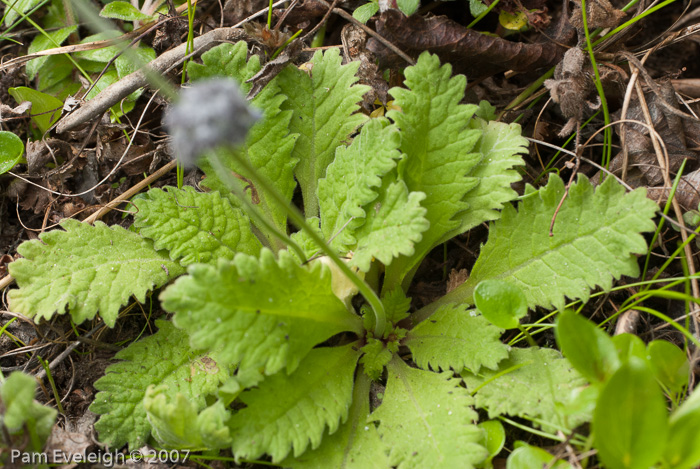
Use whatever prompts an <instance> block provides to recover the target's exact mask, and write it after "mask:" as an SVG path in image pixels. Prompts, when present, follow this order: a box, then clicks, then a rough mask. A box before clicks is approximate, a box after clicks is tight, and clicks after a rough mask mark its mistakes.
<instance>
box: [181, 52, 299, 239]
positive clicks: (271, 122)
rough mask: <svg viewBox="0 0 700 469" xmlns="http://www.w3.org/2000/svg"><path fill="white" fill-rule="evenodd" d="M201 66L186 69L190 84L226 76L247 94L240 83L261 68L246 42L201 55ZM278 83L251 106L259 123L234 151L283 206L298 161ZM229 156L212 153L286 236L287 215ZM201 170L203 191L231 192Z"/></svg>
mask: <svg viewBox="0 0 700 469" xmlns="http://www.w3.org/2000/svg"><path fill="white" fill-rule="evenodd" d="M202 62H203V64H192V65H189V66H188V72H189V74H190V77H191V78H192V79H193V80H200V79H203V78H208V77H212V76H226V77H230V78H233V79H235V80H236V81H237V82H238V84H239V85H240V87H241V90H242V91H243V92H248V91H249V90H250V87H251V85H250V84H247V83H245V82H246V80H248V79H250V78H252V77H253V76H254V75H255V74H256V73H257V72H258V71H259V70H260V68H261V66H260V60H259V58H258V57H257V56H256V55H253V56H251V57H250V59H248V49H247V44H246V43H245V41H240V42H238V43H236V44H221V45H219V46H217V47H215V48H213V49H211V50H209V51H207V52H206V53H205V54H203V55H202ZM278 81H279V80H273V81H272V82H270V83H269V84H268V85H267V86H265V88H264V89H263V90H262V91H261V92H260V93H258V94H257V95H256V96H255V98H254V99H253V100H252V101H251V104H252V105H253V106H254V107H257V108H259V109H261V110H262V111H263V118H262V119H261V120H260V121H259V122H258V123H256V124H255V125H254V126H253V127H252V128H251V129H250V131H249V132H248V135H247V137H246V142H245V145H243V146H242V147H241V148H238V149H237V150H235V151H237V152H238V154H239V155H240V157H241V158H243V159H245V160H247V161H248V162H249V163H250V164H251V165H252V166H253V167H254V168H256V170H257V172H258V174H259V175H260V176H261V177H263V178H265V179H266V180H267V181H270V182H272V183H273V184H274V186H275V188H276V189H277V190H278V191H279V192H281V193H282V195H283V196H284V198H285V200H286V201H287V203H291V200H292V195H293V193H294V188H295V187H296V182H295V181H294V168H295V166H296V164H297V162H298V158H297V157H296V156H293V155H292V150H293V149H294V146H295V142H296V139H297V135H296V134H294V133H290V119H291V117H292V112H291V111H288V110H284V111H281V110H280V106H281V105H282V104H283V103H284V101H285V100H286V99H287V97H286V96H285V95H283V94H281V93H280V87H279V86H278V84H277V83H278ZM231 151H232V150H231V149H221V150H218V151H217V154H218V155H219V158H221V160H222V162H223V164H224V166H226V167H227V168H228V169H230V170H231V171H232V172H233V173H234V174H235V175H236V177H235V178H234V180H233V182H234V183H235V184H238V185H239V187H240V188H241V189H242V190H243V191H244V192H245V193H246V195H247V196H248V197H249V200H250V201H252V202H253V205H254V206H255V207H256V208H257V209H258V210H260V212H261V215H262V216H264V217H266V218H267V219H271V220H272V221H273V222H274V224H275V225H276V226H277V228H278V229H279V230H280V231H282V232H286V231H287V226H286V225H287V212H286V211H285V210H284V209H282V208H281V207H279V206H278V205H277V203H276V202H275V201H274V200H273V199H272V197H270V195H269V194H268V193H267V192H265V191H261V190H259V189H258V188H257V187H256V186H255V185H254V184H252V175H251V174H249V173H248V172H247V171H245V170H244V169H243V168H242V167H240V165H238V164H237V163H236V162H235V160H234V159H233V157H232V155H231V153H230V152H231ZM200 166H201V168H202V170H203V171H204V172H205V173H206V175H207V178H206V179H205V181H204V185H205V186H206V187H209V188H211V189H213V190H218V191H220V192H221V193H222V194H229V193H230V192H231V189H230V188H229V187H228V186H227V185H226V184H224V183H223V182H222V181H221V180H220V178H219V176H218V175H217V174H216V173H215V172H214V171H213V168H212V167H211V165H210V163H209V162H207V161H206V160H202V161H201V162H200ZM230 201H231V203H232V204H234V206H236V205H238V201H237V199H236V197H234V196H231V197H230ZM265 234H266V235H268V236H269V233H265ZM271 241H272V239H271ZM275 241H276V240H275Z"/></svg>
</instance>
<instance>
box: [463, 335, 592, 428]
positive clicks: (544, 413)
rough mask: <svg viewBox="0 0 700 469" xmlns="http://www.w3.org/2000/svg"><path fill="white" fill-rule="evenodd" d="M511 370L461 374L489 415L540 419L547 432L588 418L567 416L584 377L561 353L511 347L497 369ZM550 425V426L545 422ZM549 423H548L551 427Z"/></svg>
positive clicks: (550, 350)
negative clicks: (507, 356)
mask: <svg viewBox="0 0 700 469" xmlns="http://www.w3.org/2000/svg"><path fill="white" fill-rule="evenodd" d="M510 368H513V369H512V370H510V371H508V372H506V373H505V374H503V375H501V376H498V377H495V375H496V374H497V372H496V371H490V370H482V372H481V373H479V374H478V376H477V375H474V374H472V373H469V372H468V371H465V372H464V373H462V376H463V378H464V381H465V383H466V384H467V389H476V388H477V387H479V386H481V385H482V384H483V383H484V382H487V383H486V384H485V385H484V386H483V387H482V388H480V389H479V390H478V392H477V393H476V396H475V398H476V405H477V407H480V408H486V409H488V412H489V418H496V417H498V416H499V415H511V416H519V417H530V418H537V419H540V420H542V421H543V422H544V423H543V424H542V425H539V426H542V427H543V428H545V429H546V430H547V431H556V430H555V428H556V427H557V426H558V427H560V428H565V429H569V430H572V429H573V428H575V427H576V426H578V425H580V424H581V423H583V422H585V421H586V420H589V419H590V415H583V414H575V415H573V414H572V415H568V413H567V411H566V408H567V407H568V406H571V405H572V404H574V403H575V401H576V397H577V396H578V392H579V390H578V389H577V388H580V387H582V386H585V385H586V384H587V382H586V380H585V379H584V378H583V377H582V376H581V375H580V374H579V373H578V372H577V371H576V370H574V368H573V367H572V366H571V364H570V363H569V361H568V360H566V359H565V358H562V356H561V354H560V353H559V352H558V351H556V350H552V349H547V348H542V349H541V348H536V347H533V348H526V349H521V348H514V349H512V350H511V352H510V357H509V358H508V359H507V360H504V361H502V362H501V363H500V366H499V370H500V372H503V371H505V370H509V369H510ZM548 424H549V425H548ZM550 425H551V426H550Z"/></svg>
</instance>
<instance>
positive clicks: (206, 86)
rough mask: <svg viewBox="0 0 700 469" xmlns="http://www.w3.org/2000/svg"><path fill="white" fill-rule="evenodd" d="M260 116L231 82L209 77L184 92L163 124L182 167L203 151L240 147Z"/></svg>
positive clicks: (227, 79)
mask: <svg viewBox="0 0 700 469" xmlns="http://www.w3.org/2000/svg"><path fill="white" fill-rule="evenodd" d="M261 117H262V114H261V112H260V111H259V110H257V109H254V108H252V107H250V106H249V105H248V102H247V101H246V99H245V97H244V96H243V94H242V93H241V91H240V88H239V87H238V84H237V83H236V82H235V81H234V80H232V79H230V78H212V79H208V80H203V81H198V82H196V83H194V84H193V85H192V86H190V87H189V88H185V89H183V90H182V91H181V92H180V98H179V100H178V101H177V102H176V103H174V104H173V105H172V106H170V107H169V108H168V109H167V111H166V113H165V117H164V119H163V121H164V124H165V127H166V128H167V130H168V132H169V133H170V135H171V137H172V142H171V145H172V148H173V150H174V152H175V156H176V157H177V159H178V160H180V163H181V164H182V165H183V166H185V167H191V166H193V165H194V163H195V161H196V160H197V158H199V157H200V156H201V155H202V154H203V153H205V152H206V151H209V150H212V149H214V148H217V147H220V146H236V145H241V144H243V143H244V142H245V138H246V135H247V134H248V131H249V130H250V128H251V127H252V126H253V124H255V123H256V122H257V121H258V120H259V119H260V118H261Z"/></svg>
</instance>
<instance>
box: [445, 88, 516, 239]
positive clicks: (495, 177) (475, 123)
mask: <svg viewBox="0 0 700 469" xmlns="http://www.w3.org/2000/svg"><path fill="white" fill-rule="evenodd" d="M493 109H494V108H493V107H492V106H490V105H489V104H488V103H487V102H486V101H482V102H481V103H479V108H478V109H477V110H476V113H475V115H477V116H478V115H480V114H481V115H483V116H485V117H483V118H479V119H472V121H471V123H470V127H471V128H473V129H477V130H480V131H481V137H480V138H479V142H478V143H477V145H476V147H477V149H478V151H479V153H481V154H482V158H481V161H479V164H477V165H476V167H475V168H474V170H473V171H472V172H471V173H470V176H472V177H475V178H477V179H478V180H479V185H477V186H476V187H475V188H474V189H473V190H471V191H469V192H467V195H466V196H465V197H464V202H466V203H467V204H469V209H468V210H466V211H464V212H461V213H459V214H457V216H456V218H457V219H458V220H459V221H460V226H459V228H458V229H457V230H455V231H453V232H451V233H448V234H446V235H445V236H443V237H442V239H441V240H440V242H441V243H442V242H445V241H447V240H448V239H451V238H454V237H455V236H457V235H459V234H462V233H465V232H466V231H467V230H470V229H472V228H474V227H475V226H477V225H479V224H481V223H483V222H485V221H491V220H496V219H497V218H499V217H500V216H501V212H500V210H501V209H503V207H504V205H505V204H506V202H510V201H511V200H513V199H515V198H516V197H517V196H518V194H517V193H516V192H515V191H514V190H513V189H512V187H511V184H513V183H515V182H518V181H520V179H521V176H520V173H518V171H517V170H516V169H515V168H516V167H517V166H523V165H524V164H525V162H524V161H523V158H522V156H521V155H520V154H521V153H527V151H528V150H527V148H528V141H527V139H525V137H523V136H522V135H521V128H520V126H519V125H518V124H504V123H502V122H488V121H486V120H485V119H486V117H492V118H495V115H493Z"/></svg>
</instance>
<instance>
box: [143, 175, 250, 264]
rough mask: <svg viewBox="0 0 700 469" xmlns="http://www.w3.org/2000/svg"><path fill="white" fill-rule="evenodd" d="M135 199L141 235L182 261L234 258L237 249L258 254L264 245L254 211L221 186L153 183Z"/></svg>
mask: <svg viewBox="0 0 700 469" xmlns="http://www.w3.org/2000/svg"><path fill="white" fill-rule="evenodd" d="M133 203H134V205H135V206H136V208H137V209H138V211H137V212H136V213H135V214H134V224H135V225H136V226H137V227H138V228H139V229H140V233H141V235H142V236H144V237H146V238H150V239H152V240H153V241H154V247H155V248H156V249H167V250H168V252H170V257H171V258H172V259H174V260H178V261H179V262H180V264H182V265H189V264H192V263H195V262H201V263H216V260H217V259H229V260H230V259H233V256H234V255H235V254H236V253H237V252H242V253H245V254H251V255H257V254H258V253H259V252H260V249H261V248H262V245H261V244H260V241H258V239H257V238H256V237H255V235H254V234H253V232H252V231H251V227H250V220H249V219H248V217H247V216H246V215H244V214H243V212H242V211H241V210H239V209H235V208H233V207H231V204H230V203H229V201H228V199H225V198H223V197H221V195H220V194H219V193H218V192H208V193H203V192H197V191H195V190H194V188H193V187H192V186H185V187H184V188H183V189H177V188H175V187H168V188H166V190H165V191H164V190H161V189H151V190H150V191H148V193H147V195H146V197H142V198H137V199H134V201H133Z"/></svg>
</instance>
